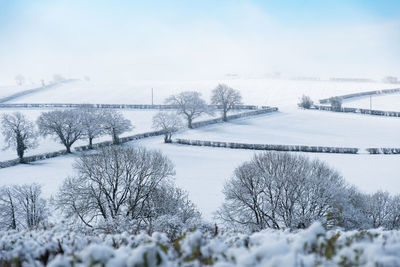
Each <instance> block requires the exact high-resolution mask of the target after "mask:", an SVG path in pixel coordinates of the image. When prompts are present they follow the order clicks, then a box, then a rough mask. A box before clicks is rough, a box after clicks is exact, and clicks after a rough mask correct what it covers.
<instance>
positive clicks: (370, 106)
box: [369, 95, 372, 110]
mask: <svg viewBox="0 0 400 267" xmlns="http://www.w3.org/2000/svg"><path fill="white" fill-rule="evenodd" d="M369 109H370V110H372V95H369Z"/></svg>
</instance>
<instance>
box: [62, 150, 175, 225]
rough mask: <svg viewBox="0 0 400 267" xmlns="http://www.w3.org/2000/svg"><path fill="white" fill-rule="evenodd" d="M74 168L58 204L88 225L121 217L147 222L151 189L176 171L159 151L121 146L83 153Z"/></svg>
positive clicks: (135, 221)
mask: <svg viewBox="0 0 400 267" xmlns="http://www.w3.org/2000/svg"><path fill="white" fill-rule="evenodd" d="M74 168H75V170H76V171H77V176H75V177H73V178H68V179H67V180H65V182H64V184H63V185H62V186H61V188H60V191H59V193H58V195H57V197H56V203H57V207H58V208H59V209H60V210H61V212H63V213H64V214H65V216H66V218H72V219H73V218H75V219H76V220H77V221H80V222H82V223H84V224H85V225H87V226H89V227H98V226H99V223H100V222H101V221H103V222H109V223H110V222H111V223H112V222H117V221H121V220H122V221H129V222H130V223H132V224H134V225H135V226H136V227H138V228H140V227H141V225H142V224H144V225H146V224H147V222H148V219H149V209H148V205H149V204H148V203H149V201H150V199H151V197H152V195H153V193H154V191H155V190H156V189H157V188H159V186H160V185H161V184H163V183H164V182H167V181H168V180H170V179H171V177H172V176H173V175H174V174H175V171H174V167H173V164H172V162H171V161H170V160H169V159H168V158H166V157H165V156H164V155H162V154H161V153H160V152H158V151H150V150H147V149H145V148H133V147H120V146H112V147H107V148H104V149H101V150H100V151H98V152H96V153H90V154H82V155H81V156H80V158H79V159H78V160H77V162H76V163H75V165H74ZM158 204H160V205H162V203H158Z"/></svg>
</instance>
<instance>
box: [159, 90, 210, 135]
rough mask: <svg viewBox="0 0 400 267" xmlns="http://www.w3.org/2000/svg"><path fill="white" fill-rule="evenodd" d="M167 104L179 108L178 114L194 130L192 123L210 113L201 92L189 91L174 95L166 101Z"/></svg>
mask: <svg viewBox="0 0 400 267" xmlns="http://www.w3.org/2000/svg"><path fill="white" fill-rule="evenodd" d="M165 103H166V104H170V105H176V106H177V107H178V114H180V115H183V116H185V117H186V119H187V122H188V127H189V128H192V122H193V120H194V119H195V118H197V117H199V116H201V115H202V114H204V113H207V112H208V107H207V104H206V102H205V101H204V100H203V99H201V94H200V93H199V92H194V91H193V92H192V91H187V92H182V93H180V94H177V95H172V96H170V97H168V98H167V99H166V100H165Z"/></svg>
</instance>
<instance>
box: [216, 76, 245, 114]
mask: <svg viewBox="0 0 400 267" xmlns="http://www.w3.org/2000/svg"><path fill="white" fill-rule="evenodd" d="M211 104H213V105H219V106H221V107H222V120H223V121H227V120H228V117H227V113H228V112H229V111H230V110H231V109H233V108H234V107H235V106H237V105H241V104H242V96H241V95H240V92H239V91H238V90H235V89H233V88H231V87H229V86H227V85H226V84H219V85H218V86H217V87H216V88H215V89H214V90H213V91H212V96H211Z"/></svg>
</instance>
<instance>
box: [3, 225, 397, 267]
mask: <svg viewBox="0 0 400 267" xmlns="http://www.w3.org/2000/svg"><path fill="white" fill-rule="evenodd" d="M399 243H400V232H399V231H384V230H382V229H377V230H367V231H349V232H346V231H339V230H329V231H327V230H326V229H325V228H324V227H323V226H322V225H321V224H320V223H314V224H312V225H311V226H310V227H309V228H307V229H302V230H297V231H292V232H291V231H287V230H275V229H265V230H262V231H260V232H257V233H252V234H250V235H244V234H240V233H237V232H226V233H224V234H218V235H216V236H212V237H211V236H209V235H207V234H204V233H202V232H199V231H193V232H186V233H184V234H183V235H181V236H180V237H179V239H177V240H175V241H173V240H172V241H171V240H168V238H167V237H166V235H164V234H160V233H153V234H152V235H151V236H150V235H147V234H144V233H141V234H139V235H132V234H128V233H121V234H96V233H91V234H82V233H77V232H72V231H68V230H66V229H63V228H61V227H58V228H52V229H49V230H40V231H21V232H17V231H8V232H5V231H3V232H1V231H0V251H1V253H0V266H38V267H41V266H51V267H56V266H58V267H60V266H65V267H84V266H116V267H117V266H121V267H122V266H126V267H128V266H204V265H213V266H288V267H291V266H305V267H311V266H399V265H400V255H399V252H398V251H399Z"/></svg>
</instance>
